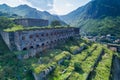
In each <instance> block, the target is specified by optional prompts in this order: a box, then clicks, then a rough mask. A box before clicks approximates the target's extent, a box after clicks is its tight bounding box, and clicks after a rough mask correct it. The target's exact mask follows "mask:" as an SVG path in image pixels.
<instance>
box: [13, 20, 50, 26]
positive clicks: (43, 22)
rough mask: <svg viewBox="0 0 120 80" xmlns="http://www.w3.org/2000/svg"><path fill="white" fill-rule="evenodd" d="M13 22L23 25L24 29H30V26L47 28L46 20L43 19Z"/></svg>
mask: <svg viewBox="0 0 120 80" xmlns="http://www.w3.org/2000/svg"><path fill="white" fill-rule="evenodd" d="M14 22H15V23H16V24H19V25H23V26H25V27H32V26H48V23H49V22H48V20H43V19H30V18H25V19H15V20H14Z"/></svg>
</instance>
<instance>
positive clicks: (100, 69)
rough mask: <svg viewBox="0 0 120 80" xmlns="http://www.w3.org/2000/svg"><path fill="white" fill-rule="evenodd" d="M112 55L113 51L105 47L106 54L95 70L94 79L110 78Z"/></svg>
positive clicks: (104, 79) (107, 79)
mask: <svg viewBox="0 0 120 80" xmlns="http://www.w3.org/2000/svg"><path fill="white" fill-rule="evenodd" d="M112 56H113V52H112V51H110V50H108V49H105V55H104V56H102V60H101V61H100V62H99V64H98V66H97V68H96V70H95V76H94V77H93V78H92V80H109V77H110V70H111V65H112Z"/></svg>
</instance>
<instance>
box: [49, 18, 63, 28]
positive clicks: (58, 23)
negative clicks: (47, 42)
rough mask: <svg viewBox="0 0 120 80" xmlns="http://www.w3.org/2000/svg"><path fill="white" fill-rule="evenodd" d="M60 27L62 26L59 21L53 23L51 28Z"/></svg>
mask: <svg viewBox="0 0 120 80" xmlns="http://www.w3.org/2000/svg"><path fill="white" fill-rule="evenodd" d="M60 25H61V24H60V22H59V21H57V20H55V21H52V22H51V26H52V27H55V26H60Z"/></svg>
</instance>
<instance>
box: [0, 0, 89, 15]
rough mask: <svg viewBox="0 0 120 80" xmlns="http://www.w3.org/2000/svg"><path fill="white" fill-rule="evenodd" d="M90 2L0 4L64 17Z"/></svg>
mask: <svg viewBox="0 0 120 80" xmlns="http://www.w3.org/2000/svg"><path fill="white" fill-rule="evenodd" d="M89 1H90V0H0V4H7V5H9V6H11V7H15V6H18V5H21V4H27V5H29V6H31V7H33V8H36V9H37V10H40V11H48V12H50V13H51V14H57V15H65V14H68V13H70V12H71V11H73V10H75V9H77V8H78V7H80V6H83V5H85V4H86V3H88V2H89Z"/></svg>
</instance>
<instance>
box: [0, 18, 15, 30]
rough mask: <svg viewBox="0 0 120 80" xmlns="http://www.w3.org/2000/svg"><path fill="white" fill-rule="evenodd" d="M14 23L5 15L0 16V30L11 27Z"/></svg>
mask: <svg viewBox="0 0 120 80" xmlns="http://www.w3.org/2000/svg"><path fill="white" fill-rule="evenodd" d="M13 25H14V23H13V21H12V20H10V19H8V18H6V17H0V30H3V29H6V28H11V27H12V26H13Z"/></svg>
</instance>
